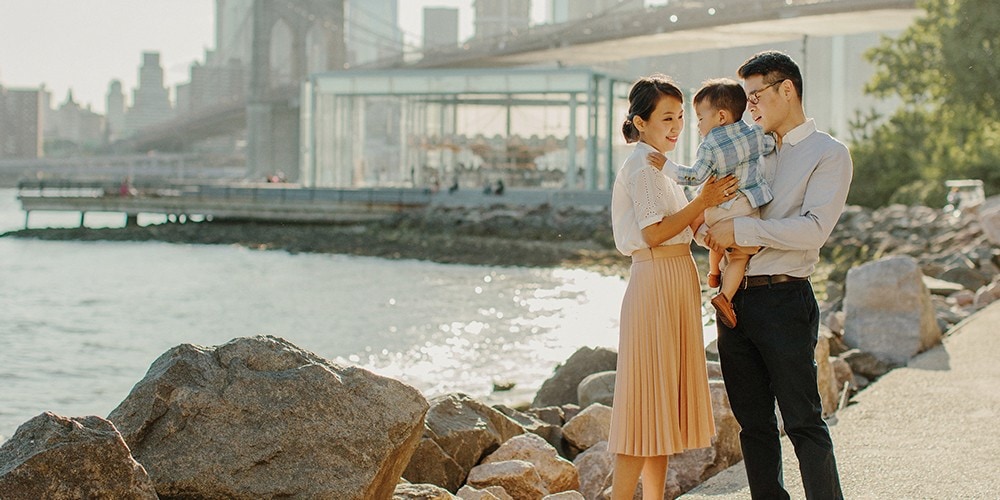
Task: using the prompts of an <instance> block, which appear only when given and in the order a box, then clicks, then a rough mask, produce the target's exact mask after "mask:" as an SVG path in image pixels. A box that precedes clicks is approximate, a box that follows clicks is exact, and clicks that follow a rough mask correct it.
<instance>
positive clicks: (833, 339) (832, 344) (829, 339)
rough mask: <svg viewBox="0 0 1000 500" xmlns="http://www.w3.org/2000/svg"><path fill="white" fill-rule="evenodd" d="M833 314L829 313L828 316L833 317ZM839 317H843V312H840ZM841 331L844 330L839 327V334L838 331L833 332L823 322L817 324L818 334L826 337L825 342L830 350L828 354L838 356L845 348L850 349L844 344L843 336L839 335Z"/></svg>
mask: <svg viewBox="0 0 1000 500" xmlns="http://www.w3.org/2000/svg"><path fill="white" fill-rule="evenodd" d="M838 314H840V313H838ZM833 316H835V315H834V314H831V315H830V317H833ZM841 318H843V314H841ZM843 331H844V330H843V329H841V330H840V332H841V333H839V334H838V333H834V332H833V330H831V329H830V327H829V326H827V325H825V324H823V323H820V325H819V334H820V336H821V337H826V343H827V346H828V348H829V350H830V356H840V355H841V353H844V352H846V351H847V350H849V349H850V347H847V344H844V338H843V337H841V335H842V334H843Z"/></svg>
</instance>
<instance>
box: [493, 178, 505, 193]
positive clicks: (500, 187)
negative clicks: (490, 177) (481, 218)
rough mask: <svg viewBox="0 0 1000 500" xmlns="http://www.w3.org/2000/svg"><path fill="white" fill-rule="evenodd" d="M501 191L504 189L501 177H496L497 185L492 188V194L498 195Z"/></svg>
mask: <svg viewBox="0 0 1000 500" xmlns="http://www.w3.org/2000/svg"><path fill="white" fill-rule="evenodd" d="M503 191H504V185H503V179H497V186H496V187H495V188H494V189H493V194H495V195H497V196H500V195H502V194H503Z"/></svg>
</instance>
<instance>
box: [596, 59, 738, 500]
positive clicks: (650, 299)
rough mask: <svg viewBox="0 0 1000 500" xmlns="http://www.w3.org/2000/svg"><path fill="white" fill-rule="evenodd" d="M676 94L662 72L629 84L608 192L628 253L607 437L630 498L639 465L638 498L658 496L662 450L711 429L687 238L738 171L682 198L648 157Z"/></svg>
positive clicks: (674, 120)
mask: <svg viewBox="0 0 1000 500" xmlns="http://www.w3.org/2000/svg"><path fill="white" fill-rule="evenodd" d="M683 103H684V96H683V94H682V93H681V91H680V89H678V88H677V86H676V85H674V84H673V82H671V81H670V79H669V78H668V77H666V76H663V75H653V76H649V77H645V78H641V79H639V80H638V81H637V82H636V83H635V84H634V85H633V86H632V90H631V91H630V92H629V114H628V118H627V119H626V120H625V123H624V124H623V125H622V134H624V136H625V140H626V141H628V142H629V143H633V142H637V141H638V142H637V144H636V146H635V149H634V150H633V152H632V154H631V155H630V156H629V158H628V159H627V160H626V161H625V164H624V165H623V166H622V168H621V169H620V170H619V171H618V176H617V178H616V179H615V186H614V190H613V191H612V199H611V215H612V228H613V230H614V237H615V245H616V247H617V248H618V251H620V252H621V253H622V254H624V255H627V256H631V257H632V267H631V277H630V278H629V283H628V288H627V289H626V291H625V297H624V299H623V301H622V310H621V322H620V323H621V327H620V338H619V344H618V372H617V376H616V381H615V397H614V406H613V410H612V417H611V435H610V437H609V440H608V441H609V442H608V450H609V451H611V452H612V453H615V454H616V456H615V468H614V480H613V482H612V498H613V499H616V500H617V499H630V498H632V496H633V494H634V492H635V485H636V483H637V482H638V480H639V477H640V475H641V477H642V493H643V498H644V499H654V498H655V499H657V500H659V499H662V498H663V490H664V485H665V482H666V474H667V458H668V456H669V455H673V454H675V453H680V452H682V451H684V450H686V449H690V448H703V447H706V446H710V445H711V442H712V436H714V435H715V421H714V419H713V417H712V399H711V395H710V394H709V392H708V375H707V371H706V368H705V350H704V343H703V339H702V323H701V293H700V280H699V278H698V271H697V268H696V267H695V263H694V259H693V258H692V257H691V246H690V245H691V240H692V239H693V236H694V229H697V227H698V225H700V224H701V221H702V218H703V217H702V213H703V212H704V210H705V209H706V208H708V207H711V206H715V205H717V204H719V203H722V202H723V201H726V200H729V199H732V198H733V197H734V196H735V193H736V179H735V178H733V177H732V176H729V177H726V178H723V179H721V180H717V179H709V180H708V181H707V182H706V183H705V186H704V187H703V188H702V190H701V193H700V194H699V195H698V196H697V197H696V198H695V199H694V200H692V201H691V202H690V203H688V202H687V198H686V197H685V196H684V191H683V190H682V189H681V187H680V186H679V185H677V184H676V183H675V182H673V181H672V180H670V179H669V178H668V177H666V176H665V175H663V173H662V172H661V171H659V170H657V169H656V168H654V167H652V166H651V165H649V164H648V163H647V159H646V157H647V155H648V154H649V153H653V152H659V153H661V154H666V153H668V152H670V151H673V149H674V148H675V147H676V146H677V139H678V137H679V136H680V133H681V130H682V129H683V128H684V112H683V109H684V106H683ZM668 161H669V160H668Z"/></svg>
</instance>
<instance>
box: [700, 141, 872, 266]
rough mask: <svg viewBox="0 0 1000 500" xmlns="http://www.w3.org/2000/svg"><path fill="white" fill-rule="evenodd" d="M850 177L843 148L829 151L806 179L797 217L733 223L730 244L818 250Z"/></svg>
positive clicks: (843, 198)
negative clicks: (732, 242)
mask: <svg viewBox="0 0 1000 500" xmlns="http://www.w3.org/2000/svg"><path fill="white" fill-rule="evenodd" d="M779 175H780V174H779ZM852 175H853V165H852V163H851V155H850V153H849V152H848V150H847V148H846V147H845V146H843V145H839V147H836V148H831V149H830V150H829V151H828V153H827V155H826V156H824V157H823V158H821V159H820V161H819V164H818V165H817V166H816V168H815V169H814V170H813V173H812V175H811V176H810V177H809V181H808V183H807V185H806V190H805V194H804V196H803V200H802V209H801V211H800V214H799V215H797V216H791V217H785V218H781V219H767V220H762V219H754V218H750V217H740V218H737V219H734V222H733V236H732V239H733V241H734V242H735V243H736V244H738V245H741V246H766V247H770V248H776V249H780V250H812V249H817V248H820V247H822V246H823V244H824V243H826V240H827V239H828V238H829V237H830V233H832V232H833V228H834V226H836V225H837V221H838V220H840V215H841V213H843V211H844V204H845V203H846V202H847V193H848V190H849V189H850V186H851V177H852ZM777 196H781V194H777ZM713 229H714V228H713Z"/></svg>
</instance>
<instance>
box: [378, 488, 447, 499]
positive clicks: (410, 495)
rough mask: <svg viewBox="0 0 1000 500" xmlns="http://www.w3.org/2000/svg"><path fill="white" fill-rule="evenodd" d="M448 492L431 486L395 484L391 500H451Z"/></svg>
mask: <svg viewBox="0 0 1000 500" xmlns="http://www.w3.org/2000/svg"><path fill="white" fill-rule="evenodd" d="M455 498H458V497H456V496H455V495H452V494H451V493H450V492H449V491H448V490H446V489H444V488H442V487H440V486H434V485H433V484H397V485H396V490H395V491H393V493H392V500H453V499H455Z"/></svg>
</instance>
